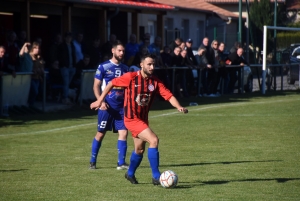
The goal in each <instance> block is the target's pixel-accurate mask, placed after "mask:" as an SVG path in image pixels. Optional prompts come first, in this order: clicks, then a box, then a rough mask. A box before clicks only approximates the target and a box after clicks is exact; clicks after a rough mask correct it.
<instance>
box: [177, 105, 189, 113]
mask: <svg viewBox="0 0 300 201" xmlns="http://www.w3.org/2000/svg"><path fill="white" fill-rule="evenodd" d="M178 111H179V112H183V113H184V114H186V113H188V112H189V111H188V109H186V108H184V107H181V108H178Z"/></svg>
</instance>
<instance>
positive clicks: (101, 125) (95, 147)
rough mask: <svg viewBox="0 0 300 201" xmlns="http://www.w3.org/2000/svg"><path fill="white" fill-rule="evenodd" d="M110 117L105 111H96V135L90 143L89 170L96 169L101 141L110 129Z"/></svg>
mask: <svg viewBox="0 0 300 201" xmlns="http://www.w3.org/2000/svg"><path fill="white" fill-rule="evenodd" d="M111 119H112V118H111V116H110V115H109V113H108V112H107V111H106V110H98V124H97V133H96V136H95V138H94V139H93V141H92V150H91V159H90V169H96V162H97V156H98V153H99V150H100V148H101V144H102V140H103V138H104V136H105V133H106V131H107V130H110V129H111V121H112V120H111Z"/></svg>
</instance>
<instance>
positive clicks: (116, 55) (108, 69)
mask: <svg viewBox="0 0 300 201" xmlns="http://www.w3.org/2000/svg"><path fill="white" fill-rule="evenodd" d="M124 53H125V48H124V45H123V44H122V43H121V42H120V41H116V42H115V43H114V44H113V46H112V58H111V59H110V60H108V61H105V62H103V63H101V64H100V65H99V66H98V69H97V71H96V74H95V78H94V86H93V90H94V94H95V96H96V98H97V99H98V98H99V97H100V95H101V91H102V90H103V89H104V88H105V87H106V85H107V84H108V83H109V82H110V81H111V80H112V79H114V78H115V77H120V76H121V75H123V74H124V73H127V72H128V67H127V66H126V65H124V64H122V63H121V62H122V60H123V57H124ZM123 105H124V89H123V88H122V87H115V88H113V89H112V90H111V91H110V92H109V93H108V94H107V95H106V97H105V101H104V102H103V103H102V104H101V107H100V108H99V109H98V125H97V133H96V136H95V138H94V139H93V142H92V153H91V159H90V169H96V162H97V156H98V153H99V150H100V147H101V144H102V141H103V138H104V136H105V134H106V131H111V130H112V131H113V132H115V133H116V132H117V131H118V133H119V137H118V143H117V148H118V163H117V169H118V170H122V169H128V164H127V163H126V162H125V158H126V152H127V135H128V132H127V129H126V127H125V124H124V110H123Z"/></svg>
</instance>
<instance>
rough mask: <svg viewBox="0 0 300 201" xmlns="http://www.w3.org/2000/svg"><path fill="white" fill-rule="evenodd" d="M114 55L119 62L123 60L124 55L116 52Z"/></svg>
mask: <svg viewBox="0 0 300 201" xmlns="http://www.w3.org/2000/svg"><path fill="white" fill-rule="evenodd" d="M113 57H114V58H115V59H116V60H117V61H118V62H122V60H123V56H118V55H116V54H114V55H113Z"/></svg>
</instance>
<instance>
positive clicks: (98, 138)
mask: <svg viewBox="0 0 300 201" xmlns="http://www.w3.org/2000/svg"><path fill="white" fill-rule="evenodd" d="M104 136H105V134H104V133H101V132H97V133H96V136H95V139H96V140H97V141H99V142H100V141H102V140H103V138H104Z"/></svg>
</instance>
